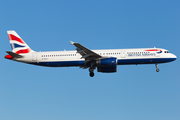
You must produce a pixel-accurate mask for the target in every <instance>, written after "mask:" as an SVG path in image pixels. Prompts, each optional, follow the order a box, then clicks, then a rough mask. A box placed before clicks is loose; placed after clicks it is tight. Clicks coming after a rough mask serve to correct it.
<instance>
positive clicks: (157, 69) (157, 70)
mask: <svg viewBox="0 0 180 120" xmlns="http://www.w3.org/2000/svg"><path fill="white" fill-rule="evenodd" d="M155 65H156V72H159V68H158V64H155Z"/></svg>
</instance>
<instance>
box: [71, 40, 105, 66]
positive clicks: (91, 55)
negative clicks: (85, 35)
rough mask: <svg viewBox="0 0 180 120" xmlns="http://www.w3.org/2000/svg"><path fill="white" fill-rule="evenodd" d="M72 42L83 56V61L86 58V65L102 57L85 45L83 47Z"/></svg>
mask: <svg viewBox="0 0 180 120" xmlns="http://www.w3.org/2000/svg"><path fill="white" fill-rule="evenodd" d="M70 42H71V45H74V46H76V50H77V53H80V54H81V56H82V57H81V59H82V58H84V59H85V63H87V62H90V61H92V60H95V59H97V58H101V57H102V56H100V55H99V54H97V53H95V52H93V51H92V50H89V49H88V48H86V47H84V46H83V45H81V44H79V43H74V42H72V41H70Z"/></svg>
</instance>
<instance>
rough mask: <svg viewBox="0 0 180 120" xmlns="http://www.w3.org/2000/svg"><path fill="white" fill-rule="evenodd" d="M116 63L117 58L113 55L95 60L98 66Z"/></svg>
mask: <svg viewBox="0 0 180 120" xmlns="http://www.w3.org/2000/svg"><path fill="white" fill-rule="evenodd" d="M116 63H117V58H115V57H110V58H103V59H100V60H98V61H96V64H97V65H100V66H114V65H116Z"/></svg>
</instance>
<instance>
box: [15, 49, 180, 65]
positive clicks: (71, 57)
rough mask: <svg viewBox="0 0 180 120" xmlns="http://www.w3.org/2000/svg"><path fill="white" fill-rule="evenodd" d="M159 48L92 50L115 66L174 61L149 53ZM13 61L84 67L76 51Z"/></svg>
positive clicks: (170, 56) (164, 53)
mask: <svg viewBox="0 0 180 120" xmlns="http://www.w3.org/2000/svg"><path fill="white" fill-rule="evenodd" d="M153 49H160V48H141V49H107V50H92V51H93V52H95V53H97V54H99V55H101V56H102V57H105V58H106V57H116V58H117V65H123V64H156V63H157V64H158V63H166V62H171V61H174V60H175V59H176V58H177V57H176V56H175V55H174V54H172V53H169V52H168V51H167V50H165V49H160V50H161V52H159V51H151V50H153ZM13 60H15V61H19V62H25V63H30V64H35V65H42V66H50V67H66V66H67V67H69V66H82V65H84V61H85V59H84V58H81V55H80V54H79V53H77V51H53V52H30V53H28V54H26V55H24V57H23V58H14V59H13Z"/></svg>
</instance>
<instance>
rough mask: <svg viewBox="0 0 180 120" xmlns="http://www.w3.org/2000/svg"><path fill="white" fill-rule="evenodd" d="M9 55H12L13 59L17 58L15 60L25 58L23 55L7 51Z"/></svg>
mask: <svg viewBox="0 0 180 120" xmlns="http://www.w3.org/2000/svg"><path fill="white" fill-rule="evenodd" d="M6 52H7V53H8V54H9V55H11V56H12V57H15V58H22V57H23V56H22V55H18V54H16V53H14V52H11V51H6Z"/></svg>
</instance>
